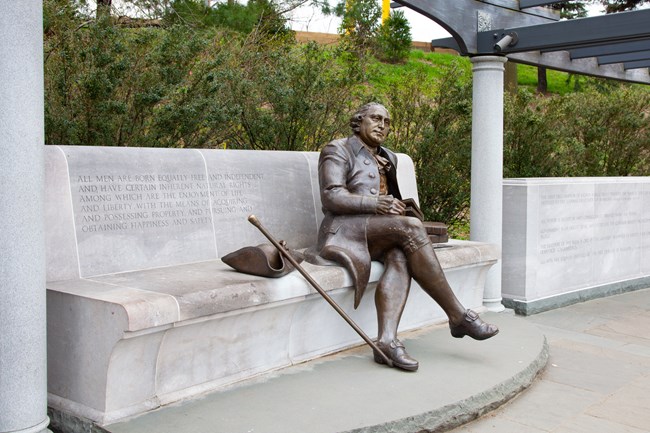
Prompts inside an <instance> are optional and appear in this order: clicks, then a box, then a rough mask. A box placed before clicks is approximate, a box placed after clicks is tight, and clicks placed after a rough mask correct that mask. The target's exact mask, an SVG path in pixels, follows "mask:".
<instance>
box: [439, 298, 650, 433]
mask: <svg viewBox="0 0 650 433" xmlns="http://www.w3.org/2000/svg"><path fill="white" fill-rule="evenodd" d="M525 320H526V321H527V322H529V323H533V324H535V325H536V326H537V327H538V328H539V329H540V330H541V331H542V332H543V333H544V334H545V335H546V337H547V339H548V342H549V343H550V359H549V362H548V365H547V367H546V369H545V370H544V372H543V373H542V374H541V376H540V377H539V378H538V380H537V381H535V383H534V384H533V385H532V386H531V387H530V388H529V389H528V390H526V391H525V392H523V393H522V394H520V395H519V396H518V397H516V398H515V399H513V400H512V401H510V402H509V403H508V404H506V405H504V406H502V407H501V408H499V409H497V410H496V411H494V412H491V413H489V414H488V415H486V416H484V417H482V418H480V419H478V420H476V421H474V422H472V423H469V424H466V425H465V426H463V427H459V428H457V429H455V430H452V432H453V433H488V432H495V433H497V432H498V433H515V432H516V433H522V432H525V433H542V432H552V433H583V432H584V433H624V432H625V433H642V432H650V289H645V290H640V291H637V292H631V293H627V294H623V295H618V296H612V297H608V298H602V299H597V300H593V301H589V302H585V303H582V304H576V305H572V306H569V307H565V308H561V309H557V310H552V311H548V312H545V313H541V314H537V315H534V316H529V317H527V318H526V319H525Z"/></svg>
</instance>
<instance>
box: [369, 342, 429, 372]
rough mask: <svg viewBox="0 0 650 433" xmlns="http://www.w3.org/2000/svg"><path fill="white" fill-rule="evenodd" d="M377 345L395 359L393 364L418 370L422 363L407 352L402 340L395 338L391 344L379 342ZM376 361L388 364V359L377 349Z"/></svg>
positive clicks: (409, 369) (405, 368)
mask: <svg viewBox="0 0 650 433" xmlns="http://www.w3.org/2000/svg"><path fill="white" fill-rule="evenodd" d="M377 347H379V349H381V351H382V352H384V354H385V355H386V356H387V357H388V358H390V360H391V361H393V366H394V367H397V368H401V369H402V370H407V371H417V369H418V367H419V366H420V364H418V362H417V361H416V360H415V359H413V358H411V357H410V356H409V354H408V353H406V348H405V347H404V344H402V342H401V341H399V340H397V339H395V340H393V341H391V342H390V344H382V343H379V342H377ZM373 353H374V356H375V362H376V363H378V364H386V360H385V359H384V358H383V357H382V356H381V355H380V354H379V353H377V351H373Z"/></svg>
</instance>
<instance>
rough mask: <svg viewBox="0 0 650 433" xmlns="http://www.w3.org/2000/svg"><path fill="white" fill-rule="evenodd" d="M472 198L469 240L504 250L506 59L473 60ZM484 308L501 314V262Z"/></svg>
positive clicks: (493, 272)
mask: <svg viewBox="0 0 650 433" xmlns="http://www.w3.org/2000/svg"><path fill="white" fill-rule="evenodd" d="M471 60H472V71H473V80H474V81H473V83H474V85H473V109H472V195H471V205H470V239H471V240H473V241H478V242H488V243H491V244H495V245H498V246H499V249H501V244H502V242H501V234H502V227H501V220H502V218H503V215H502V212H503V211H502V209H503V192H502V191H503V185H502V184H503V81H504V71H505V63H506V61H507V59H506V58H505V57H500V56H478V57H473V58H472V59H471ZM483 305H485V306H486V307H487V308H488V310H490V311H502V310H503V309H504V307H503V305H502V304H501V261H499V263H497V264H496V265H494V266H493V267H492V268H491V269H490V271H489V272H488V275H487V281H486V285H485V293H484V295H483Z"/></svg>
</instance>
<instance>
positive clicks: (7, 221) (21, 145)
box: [0, 0, 49, 433]
mask: <svg viewBox="0 0 650 433" xmlns="http://www.w3.org/2000/svg"><path fill="white" fill-rule="evenodd" d="M42 15H43V5H42V1H41V0H19V1H16V0H0V185H1V188H0V201H1V203H0V251H2V252H1V253H0V270H1V271H0V293H1V294H2V300H0V432H2V433H5V432H11V433H41V432H49V430H48V429H47V426H48V424H49V420H48V418H47V371H46V367H47V362H46V347H47V346H46V337H45V330H46V317H45V246H44V235H43V204H42V202H43V140H44V118H43V18H42Z"/></svg>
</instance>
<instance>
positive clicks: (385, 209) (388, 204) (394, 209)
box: [377, 195, 406, 215]
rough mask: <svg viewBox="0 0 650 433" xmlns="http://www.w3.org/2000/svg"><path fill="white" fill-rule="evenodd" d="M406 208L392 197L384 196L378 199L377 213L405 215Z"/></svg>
mask: <svg viewBox="0 0 650 433" xmlns="http://www.w3.org/2000/svg"><path fill="white" fill-rule="evenodd" d="M405 211H406V207H405V206H404V203H402V202H401V201H400V200H398V199H396V198H394V197H393V196H392V195H382V196H379V197H378V198H377V213H378V214H379V215H404V212H405Z"/></svg>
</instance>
